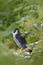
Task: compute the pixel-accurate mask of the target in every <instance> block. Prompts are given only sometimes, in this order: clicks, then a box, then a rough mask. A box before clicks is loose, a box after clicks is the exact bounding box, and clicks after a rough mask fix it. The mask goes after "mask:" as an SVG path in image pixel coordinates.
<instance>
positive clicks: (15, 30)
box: [12, 28, 19, 36]
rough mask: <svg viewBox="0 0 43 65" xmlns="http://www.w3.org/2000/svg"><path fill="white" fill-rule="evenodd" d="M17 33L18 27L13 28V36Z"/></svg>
mask: <svg viewBox="0 0 43 65" xmlns="http://www.w3.org/2000/svg"><path fill="white" fill-rule="evenodd" d="M18 33H19V29H18V28H15V29H14V31H13V32H12V34H13V35H14V36H15V35H16V34H18Z"/></svg>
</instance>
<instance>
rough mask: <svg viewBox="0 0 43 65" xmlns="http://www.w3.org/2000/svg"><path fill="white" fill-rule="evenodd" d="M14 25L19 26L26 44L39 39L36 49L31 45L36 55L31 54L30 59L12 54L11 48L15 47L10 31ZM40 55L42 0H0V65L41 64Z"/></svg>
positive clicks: (41, 45)
mask: <svg viewBox="0 0 43 65" xmlns="http://www.w3.org/2000/svg"><path fill="white" fill-rule="evenodd" d="M15 27H17V28H19V30H20V32H21V34H22V35H23V36H24V37H25V38H26V40H27V44H28V45H29V44H32V43H35V42H37V41H40V40H41V41H40V42H38V43H39V44H37V47H38V50H37V49H35V50H34V47H32V46H31V47H32V49H33V52H35V53H36V54H37V53H38V54H37V57H36V56H34V54H33V56H32V58H31V59H24V58H20V57H15V56H13V55H12V53H11V50H12V49H14V48H17V47H16V45H15V44H14V41H13V37H12V33H11V32H12V31H13V30H14V28H15ZM38 51H41V53H39V52H38ZM4 52H5V53H4ZM3 53H4V54H5V55H6V53H8V56H4V54H3ZM36 54H35V55H36ZM42 57H43V0H36V1H35V0H3V1H2V0H0V65H24V63H25V62H26V64H25V65H28V64H30V65H36V64H37V65H38V64H39V65H43V58H42ZM17 58H18V59H17ZM15 59H16V60H15ZM32 59H33V60H34V61H33V60H32ZM23 60H24V62H23ZM30 61H31V62H30ZM39 61H40V63H39ZM32 63H33V64H32Z"/></svg>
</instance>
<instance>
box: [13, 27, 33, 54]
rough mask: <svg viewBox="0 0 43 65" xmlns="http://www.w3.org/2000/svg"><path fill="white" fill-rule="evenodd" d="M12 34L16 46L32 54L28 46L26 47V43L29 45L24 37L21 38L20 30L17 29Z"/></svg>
mask: <svg viewBox="0 0 43 65" xmlns="http://www.w3.org/2000/svg"><path fill="white" fill-rule="evenodd" d="M12 34H13V39H14V41H15V43H16V45H17V46H18V47H19V48H20V49H22V50H24V49H25V50H27V51H29V52H30V53H31V52H32V50H31V49H30V48H28V47H27V45H26V43H27V42H26V39H25V38H24V37H23V36H21V33H20V31H19V29H18V28H15V29H14V31H13V32H12Z"/></svg>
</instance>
